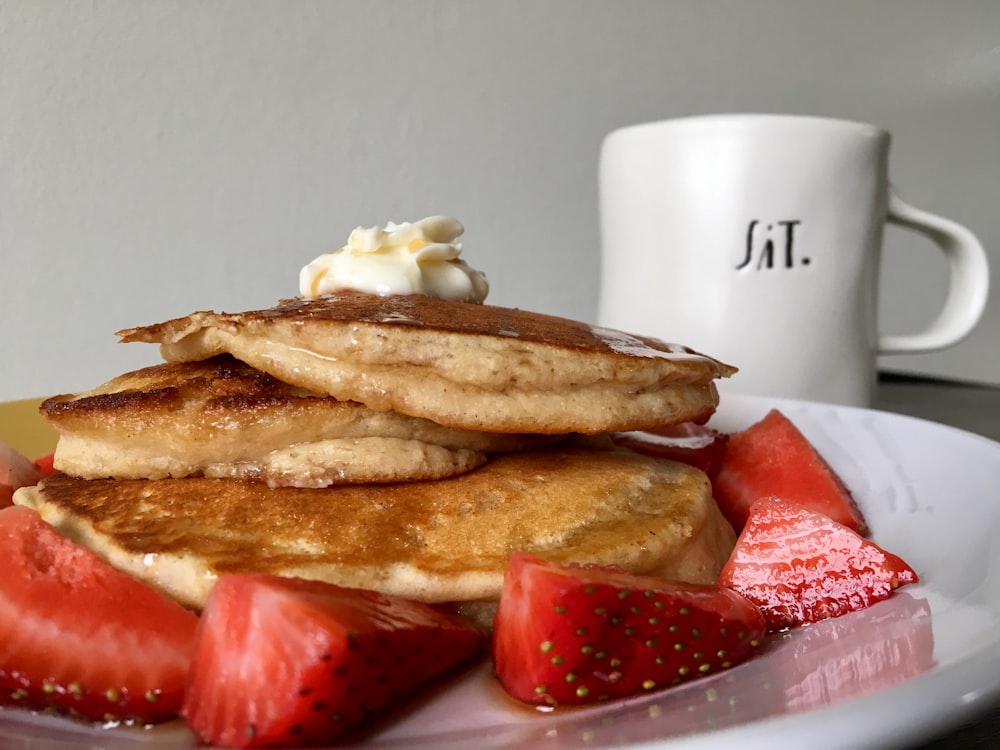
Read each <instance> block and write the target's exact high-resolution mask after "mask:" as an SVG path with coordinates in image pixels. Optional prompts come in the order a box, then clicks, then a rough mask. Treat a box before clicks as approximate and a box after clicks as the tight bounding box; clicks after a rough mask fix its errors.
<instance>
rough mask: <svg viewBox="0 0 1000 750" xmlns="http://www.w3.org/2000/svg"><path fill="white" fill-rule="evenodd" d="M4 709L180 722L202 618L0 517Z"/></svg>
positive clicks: (26, 515)
mask: <svg viewBox="0 0 1000 750" xmlns="http://www.w3.org/2000/svg"><path fill="white" fill-rule="evenodd" d="M0 570H3V575H2V576H0V703H5V704H8V705H15V706H24V707H26V708H33V709H53V710H56V711H58V712H62V713H70V714H72V715H74V716H79V717H82V718H84V719H88V720H90V721H108V720H122V721H136V722H142V723H153V722H158V721H163V720H164V719H168V718H172V717H174V716H176V715H177V713H178V711H179V710H180V706H181V699H182V696H183V690H184V681H185V679H186V677H187V671H188V667H189V665H190V660H191V653H192V650H193V647H194V636H195V628H196V626H197V623H198V620H197V617H196V616H195V615H194V614H193V613H191V612H189V611H187V610H185V609H183V608H182V607H181V606H180V605H178V604H177V603H175V602H173V601H171V600H169V599H167V598H165V597H163V596H162V595H161V594H159V593H158V592H157V591H155V590H154V589H152V588H150V587H149V586H146V585H145V584H142V583H140V582H138V581H136V580H134V579H133V578H130V577H129V576H127V575H125V574H124V573H121V572H119V571H117V570H115V569H114V568H112V567H110V566H109V565H107V564H106V563H104V562H103V561H102V560H100V559H99V558H98V557H97V556H96V555H95V554H93V553H92V552H90V551H89V550H87V549H84V548H83V547H80V546H79V545H76V544H74V543H73V542H71V541H69V540H68V539H65V538H63V537H61V536H59V535H58V534H57V533H56V532H55V530H53V529H52V527H51V526H49V525H48V524H47V523H45V522H44V521H43V520H42V519H41V517H40V516H39V515H38V513H36V512H35V511H33V510H29V509H28V508H23V507H20V506H14V507H11V508H6V509H4V510H2V511H0Z"/></svg>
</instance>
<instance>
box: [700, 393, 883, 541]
mask: <svg viewBox="0 0 1000 750" xmlns="http://www.w3.org/2000/svg"><path fill="white" fill-rule="evenodd" d="M712 490H713V492H714V494H715V499H716V501H717V502H718V504H719V508H720V509H721V510H722V514H723V515H724V516H725V517H726V519H727V520H728V521H729V522H730V523H731V524H732V525H733V528H734V529H736V530H737V531H739V530H740V529H742V528H743V524H745V523H746V520H747V516H748V515H749V513H750V506H751V505H753V504H754V502H756V501H757V500H760V499H761V498H763V497H778V498H781V499H782V500H789V501H791V502H794V503H799V504H800V505H803V506H805V507H806V508H809V509H811V510H815V511H817V512H819V513H825V514H826V515H828V516H829V517H830V518H832V519H833V520H834V521H838V522H839V523H842V524H844V525H845V526H849V527H850V528H852V529H854V530H855V531H857V532H858V533H859V534H867V533H868V524H867V523H866V522H865V519H864V516H863V515H862V514H861V510H860V509H859V508H858V506H857V503H855V502H854V498H853V497H851V493H850V491H849V490H848V489H847V487H846V486H845V485H844V483H843V481H842V480H841V479H840V477H839V476H837V473H836V472H835V471H834V470H833V469H832V468H830V465H829V464H827V462H826V461H825V460H824V459H823V457H822V456H821V455H820V454H819V452H818V451H817V450H816V448H815V447H814V446H813V445H812V443H810V442H809V440H808V439H807V438H806V436H805V435H803V434H802V433H801V432H800V431H799V429H798V428H797V427H796V426H795V425H794V424H792V422H791V421H789V419H788V417H786V416H785V415H784V414H782V413H781V412H780V411H778V410H776V409H774V410H772V411H770V412H768V414H767V415H766V416H765V417H764V418H763V419H762V420H760V421H759V422H757V423H756V424H753V425H751V426H750V427H748V428H747V429H745V430H743V431H741V432H736V433H733V434H732V435H730V436H729V444H728V445H727V446H726V453H725V456H724V458H723V460H722V468H721V469H720V470H719V473H718V475H716V477H715V480H714V481H713V482H712Z"/></svg>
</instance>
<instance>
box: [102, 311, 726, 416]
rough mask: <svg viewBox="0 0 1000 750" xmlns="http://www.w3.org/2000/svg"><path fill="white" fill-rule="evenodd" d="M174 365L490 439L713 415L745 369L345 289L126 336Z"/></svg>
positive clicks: (623, 336) (609, 337) (648, 345)
mask: <svg viewBox="0 0 1000 750" xmlns="http://www.w3.org/2000/svg"><path fill="white" fill-rule="evenodd" d="M120 336H121V337H122V340H123V341H145V342H150V343H159V344H160V345H161V347H160V349H161V353H162V354H163V357H164V358H165V359H167V360H168V361H174V362H180V361H191V360H199V359H205V358H208V357H212V356H215V355H218V354H222V353H229V354H232V355H233V356H235V357H236V358H238V359H240V360H242V361H244V362H247V363H249V364H250V365H252V366H253V367H255V368H257V369H259V370H262V371H264V372H267V373H270V374H271V375H273V376H274V377H276V378H278V379H279V380H282V381H284V382H287V383H290V384H293V385H296V386H299V387H302V388H307V389H309V390H310V391H314V392H316V393H322V394H326V395H329V396H332V397H334V398H337V399H342V400H352V401H360V402H362V403H364V404H365V405H367V406H369V407H370V408H372V409H376V410H393V411H396V412H399V413H401V414H408V415H411V416H415V417H422V418H425V419H429V420H432V421H434V422H437V423H438V424H442V425H445V426H448V427H453V428H461V429H468V430H479V431H485V432H507V433H518V432H530V433H547V434H562V433H571V432H579V433H587V434H595V433H599V432H605V431H624V430H636V429H645V428H648V427H655V426H657V425H663V424H665V423H671V422H681V421H687V420H699V419H704V418H707V416H708V415H709V414H711V412H712V411H713V410H714V409H715V406H716V404H717V403H718V394H717V391H716V387H715V383H714V380H715V379H717V378H720V377H728V376H729V375H731V374H732V373H733V372H735V369H734V368H732V367H730V366H729V365H725V364H722V363H721V362H718V361H716V360H714V359H712V358H711V357H708V356H705V355H703V354H699V353H697V352H695V351H693V350H691V349H688V348H686V347H683V346H679V345H674V344H667V343H664V342H662V341H658V340H656V339H651V338H646V337H642V336H634V335H631V334H627V333H623V332H620V331H612V330H608V329H602V328H596V327H594V326H590V325H587V324H585V323H580V322H577V321H572V320H567V319H565V318H557V317H553V316H549V315H542V314H540V313H533V312H527V311H524V310H516V309H509V308H503V307H496V306H492V305H475V304H470V303H465V302H452V301H447V300H439V299H430V298H428V297H424V296H421V295H412V296H389V297H382V296H377V295H370V294H364V293H360V292H343V293H338V294H334V295H328V296H325V297H322V298H320V299H315V300H306V299H301V298H300V299H294V300H287V301H285V302H282V303H280V304H279V305H278V306H276V307H273V308H269V309H266V310H256V311H252V312H244V313H235V314H230V313H215V312H198V313H194V314H192V315H189V316H187V317H184V318H178V319H175V320H170V321H167V322H165V323H160V324H156V325H151V326H145V327H140V328H132V329H129V330H125V331H121V332H120Z"/></svg>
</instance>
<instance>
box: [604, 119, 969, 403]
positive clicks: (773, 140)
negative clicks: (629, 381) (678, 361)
mask: <svg viewBox="0 0 1000 750" xmlns="http://www.w3.org/2000/svg"><path fill="white" fill-rule="evenodd" d="M889 141H890V136H889V133H888V132H886V131H885V130H883V129H881V128H879V127H876V126H874V125H869V124H866V123H860V122H849V121H844V120H835V119H828V118H820V117H804V116H792V115H743V114H738V115H716V116H705V117H690V118H683V119H677V120H665V121H661V122H653V123H647V124H642V125H634V126H630V127H626V128H622V129H620V130H616V131H614V132H612V133H610V134H609V135H608V136H607V137H606V138H605V140H604V143H603V144H602V147H601V157H600V210H601V214H600V221H601V266H602V267H601V286H600V304H599V310H598V322H599V324H600V325H603V326H609V327H614V328H619V329H622V330H626V331H631V332H634V333H644V334H648V335H652V336H657V337H660V338H665V339H670V340H673V341H675V342H678V343H682V344H686V345H688V346H691V347H693V348H695V349H699V350H702V351H704V352H705V353H706V354H711V355H713V356H715V357H717V358H719V359H722V360H724V361H726V362H728V363H730V364H733V365H735V366H737V367H738V368H740V372H739V373H738V374H737V375H735V376H734V377H733V378H732V379H731V381H729V382H727V383H723V384H721V386H720V388H721V389H722V390H729V391H734V392H740V393H752V394H760V395H768V396H783V397H789V398H802V399H808V400H815V401H825V402H831V403H840V404H852V405H858V406H866V405H868V404H869V403H870V401H871V398H872V395H873V390H874V387H875V382H876V357H877V355H879V354H884V353H895V352H925V351H931V350H935V349H941V348H944V347H948V346H951V345H953V344H955V343H957V342H958V341H959V340H960V339H962V338H963V337H965V336H966V335H967V334H968V333H969V332H970V331H971V330H972V329H973V328H974V327H975V325H976V323H977V322H978V321H979V318H980V317H981V315H982V312H983V309H984V307H985V305H986V298H987V293H988V285H989V274H988V267H987V260H986V254H985V252H984V251H983V248H982V246H981V245H980V243H979V242H978V240H977V239H976V238H975V236H974V235H973V234H972V233H971V232H970V231H969V230H968V229H966V228H964V227H962V226H960V225H958V224H956V223H955V222H953V221H949V220H948V219H944V218H941V217H939V216H935V215H933V214H930V213H927V212H926V211H921V210H919V209H916V208H914V207H912V206H910V205H908V204H906V203H904V202H903V201H902V200H900V199H899V198H898V197H897V196H896V195H895V194H894V193H893V191H892V188H891V187H890V185H889V177H888V157H889ZM887 221H888V222H892V223H894V224H899V225H901V226H903V227H907V228H909V229H914V230H916V231H918V232H920V233H922V234H924V235H926V236H928V237H929V238H930V239H931V240H933V242H934V243H935V244H937V245H938V247H940V248H941V250H942V252H944V254H945V255H946V256H947V258H948V260H949V268H950V276H951V283H950V289H949V293H948V298H947V300H946V301H945V303H944V306H943V308H942V309H941V312H940V314H939V315H938V317H937V318H936V320H935V321H934V322H933V323H932V324H931V325H930V327H929V328H927V330H924V331H921V332H918V333H913V334H909V335H903V336H885V335H880V334H879V329H878V321H877V319H876V313H877V300H876V296H877V291H878V276H879V266H880V257H881V250H882V232H883V228H884V226H885V223H886V222H887Z"/></svg>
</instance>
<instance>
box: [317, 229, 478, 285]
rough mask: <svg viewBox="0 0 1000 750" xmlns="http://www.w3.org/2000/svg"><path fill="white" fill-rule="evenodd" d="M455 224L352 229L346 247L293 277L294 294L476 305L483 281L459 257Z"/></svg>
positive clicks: (457, 230)
mask: <svg viewBox="0 0 1000 750" xmlns="http://www.w3.org/2000/svg"><path fill="white" fill-rule="evenodd" d="M464 231H465V227H463V226H462V224H461V222H459V221H458V220H457V219H452V218H450V217H447V216H429V217H427V218H426V219H421V220H420V221H415V222H403V223H402V224H396V223H395V222H391V221H390V222H389V223H388V224H386V225H385V227H368V228H366V227H358V228H357V229H355V230H354V231H353V232H351V235H350V237H348V239H347V244H346V245H345V246H344V247H342V248H340V249H339V250H337V251H335V252H333V253H328V254H325V255H321V256H319V257H318V258H316V259H315V260H314V261H312V262H311V263H309V264H308V265H307V266H305V267H304V268H303V269H302V270H301V271H300V272H299V293H300V294H301V295H302V296H303V297H307V298H310V299H314V298H316V297H321V296H323V295H324V294H331V293H333V292H337V291H341V290H344V289H354V290H356V291H360V292H368V293H369V294H378V295H381V296H388V295H394V294H423V295H425V296H427V297H434V298H437V299H449V300H457V301H459V302H474V303H476V304H482V303H483V301H484V300H485V299H486V295H487V294H488V293H489V283H488V282H487V281H486V276H485V275H484V274H483V273H482V272H480V271H476V270H474V269H472V268H470V267H469V266H468V264H466V263H465V261H463V260H461V259H460V258H459V255H460V254H461V252H462V245H461V243H459V242H456V240H457V239H458V238H459V237H461V236H462V233H463V232H464Z"/></svg>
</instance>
